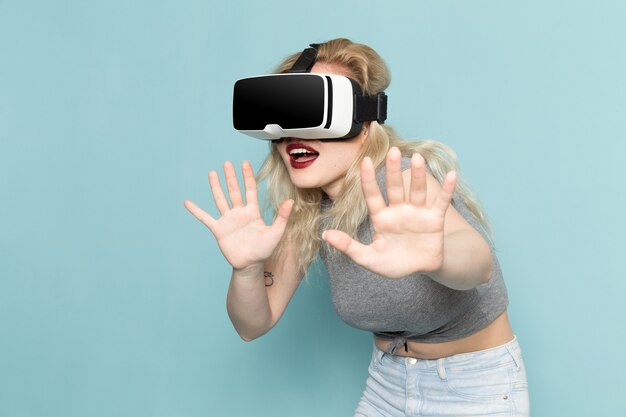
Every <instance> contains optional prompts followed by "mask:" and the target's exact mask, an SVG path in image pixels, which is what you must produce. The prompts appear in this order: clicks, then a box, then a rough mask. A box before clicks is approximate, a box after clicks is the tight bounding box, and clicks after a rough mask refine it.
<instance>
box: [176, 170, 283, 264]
mask: <svg viewBox="0 0 626 417" xmlns="http://www.w3.org/2000/svg"><path fill="white" fill-rule="evenodd" d="M242 171H243V178H244V185H245V190H246V201H245V202H244V201H243V196H242V194H241V190H240V188H239V182H238V180H237V175H236V173H235V169H234V167H233V165H232V164H231V163H230V162H227V163H225V164H224V174H225V177H226V185H227V188H228V194H229V197H230V203H231V204H232V206H231V204H229V202H228V199H227V198H226V195H225V194H224V191H223V190H222V187H221V185H220V182H219V178H218V176H217V173H216V172H214V171H212V172H211V173H210V174H209V182H210V184H211V191H212V192H213V199H214V200H215V205H216V206H217V208H218V210H219V211H220V214H221V217H220V218H219V219H215V218H214V217H213V216H211V215H210V214H208V213H207V212H205V211H204V210H202V209H201V208H199V207H198V206H197V205H196V204H194V203H193V202H191V201H189V200H186V201H185V207H186V208H187V210H189V211H190V212H191V213H192V214H193V215H194V216H195V217H196V218H197V219H198V220H200V221H201V222H202V223H204V224H205V225H206V226H207V227H208V228H209V230H211V232H212V233H213V235H214V236H215V238H216V239H217V243H218V246H219V248H220V250H221V251H222V254H223V255H224V257H225V258H226V260H227V261H228V262H229V263H230V264H231V265H232V267H233V268H234V269H243V268H246V267H249V266H252V265H254V264H258V263H262V262H264V261H265V260H266V259H268V258H269V257H270V256H271V254H272V252H273V251H274V249H275V248H276V246H277V245H278V243H279V242H280V239H281V237H282V235H283V233H284V231H285V227H286V225H287V219H288V218H289V214H290V212H291V208H292V206H293V201H292V200H287V201H285V202H283V204H282V205H281V206H280V208H279V210H278V215H277V217H276V220H275V221H274V223H273V224H272V225H269V226H268V225H266V224H265V221H264V220H263V218H262V217H261V211H260V208H259V201H258V195H257V185H256V181H255V179H254V172H253V171H252V167H251V166H250V164H249V163H248V162H244V164H243V167H242Z"/></svg>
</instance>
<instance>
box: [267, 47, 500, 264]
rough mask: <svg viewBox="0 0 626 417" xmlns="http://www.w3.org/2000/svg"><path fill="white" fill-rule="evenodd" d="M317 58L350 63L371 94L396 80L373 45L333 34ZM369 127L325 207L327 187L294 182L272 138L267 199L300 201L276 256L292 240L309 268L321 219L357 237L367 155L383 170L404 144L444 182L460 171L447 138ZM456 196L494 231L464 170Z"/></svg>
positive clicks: (317, 244) (272, 201)
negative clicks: (414, 136) (419, 137)
mask: <svg viewBox="0 0 626 417" xmlns="http://www.w3.org/2000/svg"><path fill="white" fill-rule="evenodd" d="M299 55H300V53H296V54H294V55H291V56H289V57H288V58H287V59H286V60H285V61H284V62H283V63H282V64H281V65H280V66H279V67H278V69H277V71H276V72H277V73H282V72H286V71H287V70H288V69H289V68H291V66H292V65H293V63H294V62H295V61H296V59H297V58H298V57H299ZM316 62H320V63H327V64H335V65H338V66H341V67H343V68H345V69H346V70H347V72H348V73H349V74H350V77H351V78H352V79H354V80H355V81H357V82H358V83H359V84H360V86H361V88H362V90H363V93H364V94H367V95H373V94H376V93H379V92H381V91H384V90H385V89H386V88H387V87H388V86H389V83H390V81H391V76H390V73H389V70H388V69H387V66H386V64H385V62H384V61H383V60H382V58H381V57H380V56H379V55H378V54H377V53H376V52H375V51H374V50H373V49H372V48H370V47H369V46H367V45H363V44H358V43H354V42H352V41H350V40H348V39H333V40H331V41H328V42H326V43H323V44H321V45H320V46H319V48H318V55H317V61H316ZM368 132H369V133H368V136H367V139H366V140H365V142H364V144H363V146H362V147H361V150H360V153H359V155H358V156H357V158H356V159H355V160H354V162H353V163H352V164H351V166H350V167H349V169H348V171H347V174H346V176H345V181H344V184H343V188H342V191H341V192H340V193H339V196H340V197H338V198H337V199H335V200H334V201H333V204H332V207H331V208H330V209H329V210H327V211H324V212H322V210H321V207H320V205H321V201H322V199H323V198H324V192H323V191H322V190H321V189H319V188H315V189H299V188H297V187H295V186H294V185H293V184H292V182H291V179H290V177H289V173H288V171H287V168H286V167H285V164H284V162H283V160H282V158H281V156H280V154H279V152H278V149H277V145H276V144H274V143H271V144H270V153H269V155H268V157H267V158H266V160H265V162H264V163H263V166H262V167H261V169H260V170H259V174H258V179H259V181H263V180H266V181H267V183H266V184H267V197H268V201H267V203H268V205H269V207H270V208H271V209H272V210H274V213H276V212H277V210H278V207H279V206H280V204H281V203H282V202H283V201H285V200H286V199H293V200H294V202H295V204H294V207H293V210H292V213H291V216H290V218H289V222H288V225H287V230H286V232H285V235H284V236H283V239H282V241H281V242H280V244H279V245H278V247H277V249H276V251H275V252H274V255H273V257H274V258H275V259H280V258H281V257H282V256H284V254H285V251H286V245H287V244H288V242H292V244H293V245H294V248H295V255H296V262H297V266H298V269H299V271H300V272H301V273H303V274H304V273H306V271H307V269H308V267H309V265H310V264H311V262H312V261H313V260H314V259H315V258H316V256H317V254H318V252H319V249H320V246H321V245H322V244H323V243H324V242H323V240H322V238H321V230H320V224H324V227H325V228H326V229H338V230H342V231H344V232H346V233H348V234H349V235H350V236H352V237H356V234H357V230H358V228H359V226H360V225H361V224H362V223H363V221H364V220H365V219H366V218H367V214H368V213H367V206H366V204H365V199H364V198H363V192H362V190H361V183H360V170H359V167H360V164H361V161H362V160H363V158H364V157H366V156H369V157H370V158H371V159H372V162H373V163H374V166H375V167H376V170H377V171H378V169H380V168H381V167H383V166H384V162H385V157H386V154H387V151H388V150H389V148H391V147H392V146H396V147H397V148H399V149H400V151H401V152H402V155H404V156H411V155H412V154H414V153H419V154H421V155H422V156H423V157H424V159H425V161H426V164H427V166H428V169H429V170H430V172H431V173H432V175H433V176H434V177H435V178H436V179H437V180H438V181H439V182H440V183H442V182H443V179H444V177H445V175H446V173H447V172H449V171H452V170H454V171H458V164H457V161H456V154H455V153H454V151H453V150H452V149H451V148H450V147H448V146H446V145H444V144H442V143H439V142H436V141H433V140H419V141H408V140H404V139H402V138H401V137H400V136H399V135H398V134H397V133H396V132H395V131H394V129H393V128H392V127H390V126H388V125H381V124H379V123H377V122H376V121H372V122H371V123H370V126H369V130H368ZM455 198H456V199H459V200H460V201H462V202H463V203H464V205H465V206H466V207H467V208H468V210H469V211H470V213H471V214H472V216H473V217H474V218H475V219H476V220H477V221H478V223H479V224H480V225H481V226H482V227H483V229H484V230H485V232H486V233H487V235H488V236H491V229H490V226H489V223H488V221H487V219H486V216H485V214H484V212H483V210H482V208H481V207H480V204H479V203H478V201H477V199H476V198H475V197H474V196H473V194H472V193H471V191H470V189H469V187H468V186H467V184H466V183H465V182H464V181H463V180H462V178H461V177H460V176H458V180H457V186H456V190H455ZM322 222H323V223H322Z"/></svg>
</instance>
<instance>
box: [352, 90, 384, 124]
mask: <svg viewBox="0 0 626 417" xmlns="http://www.w3.org/2000/svg"><path fill="white" fill-rule="evenodd" d="M354 106H355V109H354V119H355V121H356V122H357V123H362V122H365V121H369V120H376V121H377V122H378V123H380V124H383V123H385V120H386V119H387V94H385V93H378V94H376V95H375V96H362V95H359V94H357V95H356V96H355V100H354Z"/></svg>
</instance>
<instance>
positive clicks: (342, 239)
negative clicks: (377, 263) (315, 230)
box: [322, 230, 368, 266]
mask: <svg viewBox="0 0 626 417" xmlns="http://www.w3.org/2000/svg"><path fill="white" fill-rule="evenodd" d="M322 239H324V240H325V241H326V242H328V244H330V246H332V247H333V248H335V249H337V250H338V251H340V252H343V253H345V254H346V255H348V256H349V257H350V258H351V259H352V260H353V261H354V262H356V263H357V264H359V265H361V266H364V265H365V264H366V263H367V252H368V247H367V246H366V245H363V244H362V243H360V242H357V241H356V240H354V239H352V238H351V237H350V235H348V234H347V233H345V232H342V231H341V230H326V231H325V232H324V233H322Z"/></svg>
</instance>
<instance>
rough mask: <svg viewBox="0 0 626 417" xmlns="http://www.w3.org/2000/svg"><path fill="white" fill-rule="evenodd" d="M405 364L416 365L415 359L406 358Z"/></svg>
mask: <svg viewBox="0 0 626 417" xmlns="http://www.w3.org/2000/svg"><path fill="white" fill-rule="evenodd" d="M406 363H408V364H409V365H415V364H416V363H417V359H415V358H406Z"/></svg>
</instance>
